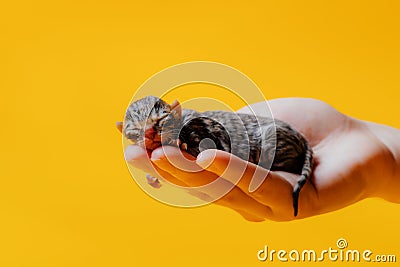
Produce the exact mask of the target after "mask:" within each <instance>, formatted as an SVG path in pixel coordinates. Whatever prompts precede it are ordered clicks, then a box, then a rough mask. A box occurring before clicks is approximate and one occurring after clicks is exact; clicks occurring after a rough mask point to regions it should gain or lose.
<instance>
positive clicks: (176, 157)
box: [152, 147, 272, 218]
mask: <svg viewBox="0 0 400 267" xmlns="http://www.w3.org/2000/svg"><path fill="white" fill-rule="evenodd" d="M177 150H179V149H178V148H175V147H165V149H163V150H161V149H160V150H158V151H157V153H155V151H154V152H153V154H152V161H153V163H154V165H155V166H157V167H158V168H160V169H161V170H164V171H166V172H168V173H170V174H171V175H173V176H174V177H176V178H177V179H179V180H181V181H183V182H184V183H186V184H188V185H189V186H191V187H195V189H196V190H197V191H199V192H202V193H205V194H207V195H208V196H210V197H211V199H212V200H214V201H215V200H217V199H218V200H219V204H221V205H224V206H227V207H230V208H232V209H235V210H240V211H245V212H246V213H249V214H251V215H252V217H253V218H270V217H271V216H272V213H271V209H270V208H269V207H268V206H265V205H262V204H261V203H259V202H257V201H256V200H254V199H253V198H251V197H249V196H248V195H247V194H245V193H244V192H242V190H240V188H238V187H236V186H234V185H233V184H232V183H230V182H229V181H226V180H224V179H218V178H219V176H218V175H216V174H214V173H210V172H208V171H204V170H201V171H198V170H199V166H196V167H195V166H194V162H191V163H188V162H186V163H184V164H183V165H179V163H182V162H184V160H185V159H184V158H185V157H184V156H183V154H182V153H180V152H178V151H177ZM171 162H174V163H176V164H178V165H179V166H174V165H173V164H172V163H171ZM191 164H192V165H191ZM183 167H184V168H183ZM193 170H196V171H193ZM217 179H218V180H217ZM228 192H229V193H228Z"/></svg>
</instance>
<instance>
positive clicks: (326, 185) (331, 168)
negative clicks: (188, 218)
mask: <svg viewBox="0 0 400 267" xmlns="http://www.w3.org/2000/svg"><path fill="white" fill-rule="evenodd" d="M269 104H270V107H271V110H272V113H273V115H274V117H275V118H277V119H281V120H283V121H286V122H288V123H289V124H291V125H292V126H294V127H295V128H296V129H297V130H298V131H300V132H301V133H302V134H303V135H304V136H305V137H306V139H307V140H308V141H309V143H310V145H311V146H312V148H313V151H314V159H315V166H314V170H313V175H312V177H311V181H309V182H307V183H306V185H305V186H304V188H303V189H302V191H301V193H300V200H299V215H298V217H297V218H304V217H309V216H313V215H317V214H321V213H325V212H329V211H332V210H336V209H339V208H342V207H345V206H347V205H349V204H352V203H354V202H356V201H359V200H361V199H363V198H365V197H367V196H368V195H369V194H370V192H369V188H371V185H368V182H369V181H367V180H368V179H367V177H369V176H371V172H372V173H374V172H376V173H377V174H378V173H379V170H380V167H381V166H380V162H381V161H380V160H379V158H380V157H382V156H383V154H384V153H385V149H384V145H383V144H382V143H381V142H379V140H378V139H377V138H376V137H375V135H373V134H372V133H371V132H370V131H369V130H368V127H366V125H365V124H364V123H363V122H361V121H357V120H354V119H352V118H349V117H347V116H345V115H343V114H341V113H339V112H337V111H336V110H335V109H333V108H332V107H330V106H329V105H327V104H325V103H323V102H320V101H317V100H313V99H296V98H293V99H277V100H272V101H270V102H269ZM257 106H258V105H257V104H255V105H252V106H251V108H252V109H253V110H254V112H255V113H256V114H257V111H258V108H257ZM259 110H260V109H259ZM249 111H250V110H249V108H248V107H246V108H243V109H241V110H239V111H238V112H242V113H244V112H249ZM258 115H261V116H262V114H258ZM178 152H179V151H178V149H177V148H174V147H167V148H164V149H161V148H159V149H156V150H154V151H153V152H152V154H151V159H152V160H149V158H148V153H146V152H145V151H144V150H143V149H141V148H139V147H136V146H132V147H130V148H128V149H127V150H126V158H127V160H128V161H129V162H130V163H131V164H132V165H133V166H135V167H138V168H140V169H142V170H144V171H146V172H149V173H152V174H153V175H155V176H158V177H160V176H162V178H163V179H166V180H169V181H171V182H173V183H176V184H178V185H182V186H188V187H196V186H199V185H203V184H205V183H210V182H211V181H214V180H215V179H217V178H218V177H219V176H221V175H222V174H223V176H222V177H223V178H224V179H226V180H227V181H228V182H229V181H237V179H238V178H241V179H240V180H239V182H238V183H235V184H236V186H234V187H233V189H232V190H231V191H230V192H229V193H228V194H226V195H225V196H224V197H222V198H220V199H218V200H216V201H214V202H215V203H216V204H219V205H223V206H226V207H229V208H231V209H234V210H236V211H237V212H239V213H240V214H241V215H242V216H243V217H244V218H246V219H247V220H250V221H262V220H264V219H271V220H277V221H281V220H292V219H294V218H295V217H294V216H293V210H292V202H291V192H292V186H293V185H294V183H295V181H296V175H294V174H289V173H284V172H269V173H268V172H267V171H266V170H264V171H265V176H266V177H267V179H265V181H264V182H263V184H262V185H261V186H260V187H259V188H258V189H257V190H256V191H255V192H249V191H248V186H249V183H250V181H251V179H252V174H253V173H254V170H255V169H259V168H257V167H256V166H255V165H254V164H251V163H248V162H245V161H243V160H240V159H238V158H236V157H231V155H229V154H228V153H226V152H222V151H217V152H216V154H215V153H214V152H215V151H205V152H203V153H202V154H203V155H202V156H201V155H199V156H201V161H199V159H198V160H197V163H198V165H200V166H203V167H204V168H205V169H204V170H202V171H200V172H185V171H183V170H180V169H179V168H176V167H175V166H177V165H179V164H181V163H182V162H184V163H183V164H184V165H185V164H186V166H185V168H186V169H188V168H189V169H190V168H196V167H197V168H198V165H196V164H195V163H194V162H192V163H190V162H187V161H185V160H184V158H183V157H182V154H181V153H178ZM211 152H213V153H211ZM227 154H228V155H227ZM184 156H185V157H186V158H189V159H193V157H191V156H190V155H187V154H186V155H184ZM167 157H168V159H167ZM214 157H215V158H214ZM229 160H231V162H232V161H233V162H234V164H233V166H238V165H240V164H242V166H246V167H245V168H246V171H245V172H244V174H242V173H239V174H238V172H235V170H231V171H226V167H227V164H228V162H229ZM171 161H175V164H176V165H174V164H171ZM204 162H207V164H205V163H204ZM208 163H211V164H208ZM191 164H192V166H189V165H191ZM206 165H207V166H206ZM230 166H232V165H230ZM366 172H368V173H366ZM238 175H241V177H238ZM192 194H194V195H196V196H198V197H200V198H204V199H209V198H211V199H213V192H210V191H207V190H192Z"/></svg>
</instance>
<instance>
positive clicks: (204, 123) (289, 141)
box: [117, 96, 313, 216]
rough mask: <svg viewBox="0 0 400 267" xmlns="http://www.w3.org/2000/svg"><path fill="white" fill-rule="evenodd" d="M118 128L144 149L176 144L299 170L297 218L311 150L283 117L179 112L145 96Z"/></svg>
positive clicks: (295, 200) (174, 106)
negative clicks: (217, 151)
mask: <svg viewBox="0 0 400 267" xmlns="http://www.w3.org/2000/svg"><path fill="white" fill-rule="evenodd" d="M117 127H118V128H119V130H120V131H121V132H122V133H123V134H124V136H125V137H126V138H128V139H129V140H130V141H132V143H133V144H137V145H140V146H143V147H145V148H146V149H150V150H153V149H155V148H157V147H159V146H161V145H175V146H179V147H180V148H181V149H183V150H186V151H187V152H188V153H189V154H191V155H193V156H194V157H197V155H198V154H199V153H200V152H201V151H203V150H206V149H210V148H216V149H219V150H223V151H227V152H229V153H232V154H234V155H236V156H238V157H240V158H242V159H244V160H247V161H249V162H252V163H255V164H258V165H259V166H261V167H264V168H266V169H270V170H271V171H286V172H291V173H296V174H300V177H299V179H298V181H297V184H296V186H295V187H294V189H293V194H292V198H293V209H294V216H297V213H298V199H299V194H300V190H301V188H302V187H303V186H304V184H305V183H306V181H307V179H309V177H310V175H311V172H312V165H313V153H312V150H311V147H310V146H309V145H308V142H307V140H306V139H305V138H304V137H303V136H302V135H301V134H300V133H299V132H297V131H296V130H295V129H293V128H292V127H291V126H290V125H289V124H287V123H285V122H283V121H280V120H276V119H275V120H273V119H271V118H267V117H259V116H257V117H256V116H254V115H250V114H240V113H233V112H227V111H206V112H197V111H195V110H190V109H183V110H182V109H181V106H180V105H179V103H178V102H177V101H175V102H174V103H173V104H171V105H169V104H167V103H166V102H164V101H163V100H161V99H159V98H157V97H154V96H148V97H145V98H142V99H140V100H138V101H136V102H134V103H132V104H131V105H130V106H129V108H128V110H127V111H126V115H125V120H124V123H117ZM206 140H208V142H206ZM202 141H203V142H202ZM211 141H212V142H211ZM275 145H276V148H275ZM271 162H272V166H271ZM146 177H147V180H148V182H149V184H151V185H152V186H154V187H160V186H161V184H160V183H159V181H158V179H157V178H154V177H151V176H149V175H147V176H146Z"/></svg>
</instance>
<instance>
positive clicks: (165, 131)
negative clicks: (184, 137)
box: [120, 96, 181, 149]
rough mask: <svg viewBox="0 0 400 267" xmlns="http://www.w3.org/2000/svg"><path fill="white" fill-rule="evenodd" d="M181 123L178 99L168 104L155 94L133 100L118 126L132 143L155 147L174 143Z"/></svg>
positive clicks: (149, 147)
mask: <svg viewBox="0 0 400 267" xmlns="http://www.w3.org/2000/svg"><path fill="white" fill-rule="evenodd" d="M180 125H181V107H180V105H179V103H178V101H175V102H174V103H173V104H171V105H169V104H168V103H166V102H165V101H163V100H161V99H160V98H158V97H155V96H147V97H145V98H142V99H140V100H137V101H135V102H133V103H132V104H131V105H130V106H129V107H128V109H127V111H126V114H125V120H124V123H123V124H122V125H120V128H121V130H122V133H123V134H124V135H125V137H126V138H128V139H129V140H130V141H131V142H132V143H133V144H137V145H141V146H144V147H146V148H147V149H155V148H157V147H158V146H161V144H175V143H176V142H177V140H178V133H179V129H180Z"/></svg>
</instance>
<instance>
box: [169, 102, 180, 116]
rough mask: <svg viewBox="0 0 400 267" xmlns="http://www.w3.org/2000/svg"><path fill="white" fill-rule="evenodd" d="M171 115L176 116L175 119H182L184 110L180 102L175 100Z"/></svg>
mask: <svg viewBox="0 0 400 267" xmlns="http://www.w3.org/2000/svg"><path fill="white" fill-rule="evenodd" d="M170 107H171V113H172V114H173V115H174V117H175V118H177V117H178V118H181V116H182V108H181V104H179V102H178V100H175V101H174V102H173V103H172V104H171V105H170Z"/></svg>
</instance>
